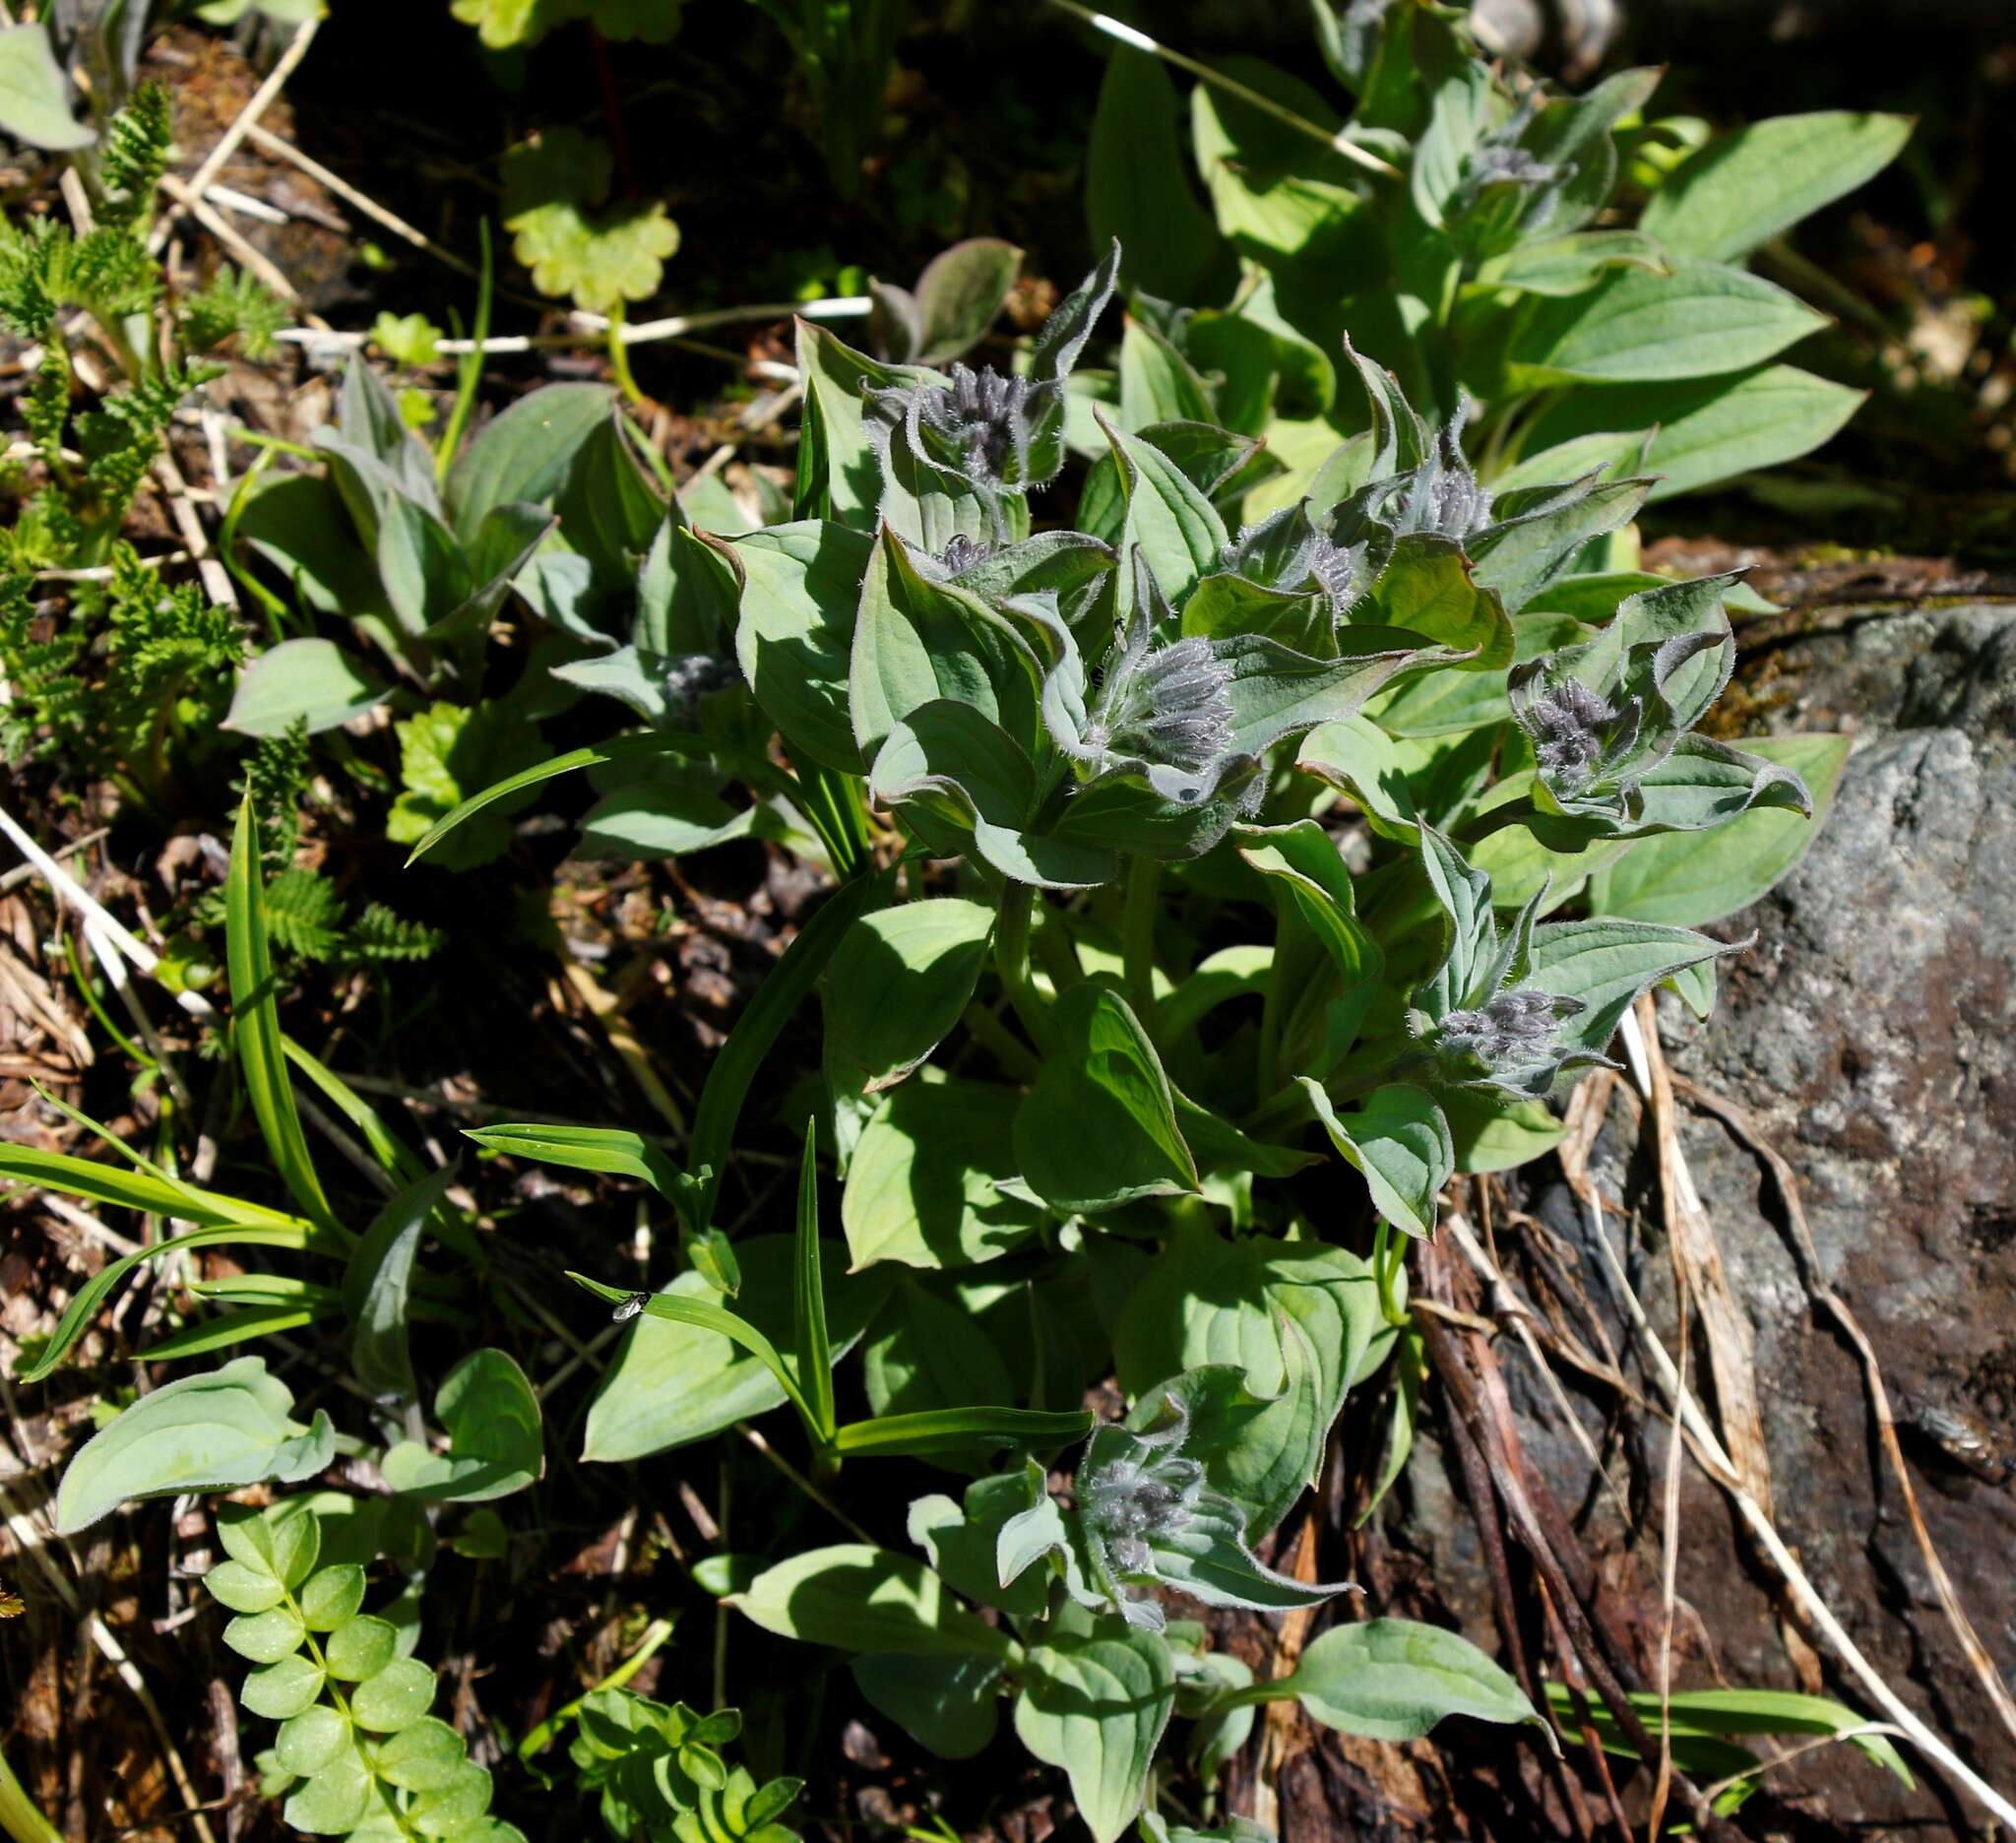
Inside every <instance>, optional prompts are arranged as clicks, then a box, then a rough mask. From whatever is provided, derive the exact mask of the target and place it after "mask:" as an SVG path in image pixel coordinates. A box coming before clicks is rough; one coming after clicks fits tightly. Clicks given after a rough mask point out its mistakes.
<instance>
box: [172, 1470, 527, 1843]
mask: <svg viewBox="0 0 2016 1843" xmlns="http://www.w3.org/2000/svg"><path fill="white" fill-rule="evenodd" d="M218 1539H219V1541H220V1542H221V1544H222V1546H223V1550H224V1555H225V1558H224V1559H223V1560H221V1561H220V1562H218V1564H217V1565H216V1566H215V1567H213V1568H212V1569H211V1570H210V1572H209V1573H208V1574H206V1575H205V1576H204V1577H203V1584H204V1587H205V1588H206V1590H207V1591H208V1592H209V1593H210V1595H211V1597H212V1598H213V1599H214V1600H217V1601H218V1602H220V1603H221V1605H222V1606H224V1607H226V1608H228V1609H229V1610H230V1611H231V1612H232V1613H234V1614H235V1615H236V1616H237V1617H236V1618H235V1619H233V1620H232V1621H230V1623H229V1624H228V1625H226V1626H225V1627H224V1634H223V1636H224V1642H225V1643H226V1644H227V1645H229V1646H230V1647H231V1649H232V1650H233V1651H235V1652H237V1653H238V1654H239V1656H241V1657H243V1658H246V1659H249V1660H250V1661H251V1662H252V1663H253V1664H254V1665H256V1666H257V1667H258V1668H257V1669H255V1670H254V1671H253V1672H252V1673H251V1674H250V1675H249V1676H248V1677H247V1678H246V1679H245V1682H244V1684H242V1686H241V1687H240V1688H239V1691H238V1699H239V1700H240V1701H241V1702H242V1703H243V1704H244V1705H245V1707H246V1709H247V1710H249V1711H250V1712H251V1713H252V1714H254V1715H260V1716H264V1717H265V1718H266V1719H268V1720H270V1721H277V1722H279V1723H280V1724H281V1727H280V1733H279V1735H278V1736H277V1737H276V1739H275V1742H274V1745H273V1747H272V1748H271V1749H269V1750H268V1751H266V1752H264V1753H262V1754H261V1755H260V1766H261V1768H262V1773H263V1777H262V1781H261V1783H262V1787H263V1789H264V1790H265V1791H266V1793H267V1796H268V1797H270V1798H284V1800H285V1804H284V1808H283V1812H282V1814H283V1816H284V1819H285V1821H286V1822H287V1823H289V1824H291V1825H293V1826H294V1828H296V1829H297V1830H304V1831H308V1832H311V1833H312V1834H314V1835H317V1836H368V1837H386V1838H393V1837H414V1836H428V1837H446V1838H451V1839H462V1838H467V1839H471V1840H472V1843H511V1840H512V1839H518V1843H523V1838H524V1833H523V1832H522V1831H521V1830H519V1829H518V1828H517V1827H516V1826H515V1825H513V1824H508V1823H505V1822H503V1821H501V1820H500V1819H498V1818H495V1817H492V1816H491V1815H489V1809H490V1797H491V1779H490V1774H489V1773H488V1772H487V1771H486V1770H485V1769H484V1768H483V1767H481V1766H478V1765H477V1764H476V1763H475V1762H474V1761H473V1760H472V1759H470V1758H469V1756H468V1752H469V1749H468V1746H467V1744H466V1743H465V1742H464V1740H463V1738H462V1736H460V1735H459V1734H457V1733H456V1732H455V1730H454V1729H453V1728H451V1727H450V1726H449V1725H448V1724H447V1723H446V1722H444V1721H441V1720H439V1719H438V1718H437V1717H435V1716H432V1715H429V1714H428V1713H427V1710H428V1708H429V1707H430V1706H431V1705H432V1703H433V1700H434V1693H435V1683H434V1672H433V1670H432V1668H431V1667H430V1666H429V1665H427V1664H425V1663H423V1662H421V1660H419V1659H418V1658H416V1657H414V1656H412V1655H411V1654H410V1644H408V1643H406V1642H403V1637H404V1634H403V1631H402V1627H401V1626H400V1625H399V1624H396V1623H395V1622H394V1621H392V1620H390V1619H386V1618H382V1617H380V1616H378V1615H376V1614H370V1613H365V1612H364V1611H362V1607H363V1603H364V1596H365V1591H366V1581H365V1573H364V1566H363V1564H362V1563H360V1562H358V1561H354V1560H343V1561H331V1562H327V1563H323V1562H322V1560H321V1551H322V1520H321V1518H320V1517H319V1516H318V1515H317V1514H316V1513H315V1511H314V1510H313V1509H312V1508H308V1507H305V1506H296V1505H293V1504H289V1503H287V1502H285V1501H284V1500H283V1502H282V1503H281V1504H279V1505H277V1506H275V1509H274V1510H273V1511H268V1512H260V1511H254V1510H231V1509H226V1510H224V1511H223V1512H221V1514H220V1515H219V1518H218Z"/></svg>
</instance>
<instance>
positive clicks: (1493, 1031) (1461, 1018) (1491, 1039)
mask: <svg viewBox="0 0 2016 1843" xmlns="http://www.w3.org/2000/svg"><path fill="white" fill-rule="evenodd" d="M1582 1008H1583V1007H1582V1004H1581V1001H1580V1000H1579V999H1573V998H1557V997H1555V996H1554V995H1553V994H1552V993H1551V992H1544V991H1542V990H1540V989H1539V987H1537V986H1533V985H1514V986H1511V987H1510V988H1508V989H1507V990H1505V991H1501V992H1499V993H1498V994H1497V995H1496V996H1495V997H1493V998H1492V999H1490V1000H1489V1001H1488V1002H1487V1003H1485V1004H1483V1005H1481V1006H1480V1007H1479V1008H1478V1009H1476V1010H1474V1011H1452V1012H1450V1013H1449V1015H1448V1016H1447V1017H1445V1018H1444V1019H1443V1020H1442V1023H1441V1028H1440V1031H1439V1033H1438V1037H1439V1041H1440V1043H1441V1045H1442V1047H1443V1049H1447V1050H1449V1051H1451V1052H1453V1053H1455V1054H1457V1055H1473V1056H1476V1057H1477V1058H1478V1060H1479V1061H1481V1063H1483V1065H1484V1066H1485V1067H1486V1068H1488V1069H1493V1070H1497V1069H1512V1068H1519V1067H1522V1066H1524V1065H1526V1064H1530V1063H1534V1062H1540V1061H1544V1060H1545V1059H1546V1058H1547V1057H1548V1056H1549V1055H1550V1054H1551V1053H1552V1052H1553V1050H1554V1049H1555V1047H1556V1046H1555V1028H1556V1026H1557V1025H1558V1024H1559V1022H1560V1020H1561V1019H1562V1018H1564V1017H1573V1016H1574V1015H1575V1013H1576V1012H1578V1011H1580V1010H1581V1009H1582Z"/></svg>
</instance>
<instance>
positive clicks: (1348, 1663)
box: [1233, 1619, 1551, 1741]
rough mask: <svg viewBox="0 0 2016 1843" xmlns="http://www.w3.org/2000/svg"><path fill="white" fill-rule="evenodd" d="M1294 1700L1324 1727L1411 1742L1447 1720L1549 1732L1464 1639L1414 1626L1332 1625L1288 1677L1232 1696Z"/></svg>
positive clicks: (1385, 1622)
mask: <svg viewBox="0 0 2016 1843" xmlns="http://www.w3.org/2000/svg"><path fill="white" fill-rule="evenodd" d="M1287 1695H1292V1696H1294V1697H1295V1698H1296V1699H1297V1700H1298V1701H1299V1702H1300V1703H1301V1705H1302V1707H1303V1708H1304V1709H1306V1710H1307V1711H1308V1712H1309V1714H1310V1715H1312V1716H1313V1717H1314V1718H1315V1719H1316V1720H1317V1721H1319V1722H1321V1723H1322V1724H1323V1725H1324V1726H1325V1727H1326V1728H1336V1729H1338V1730H1340V1731H1341V1732H1343V1733H1345V1734H1353V1735H1363V1736H1365V1737H1366V1738H1367V1739H1369V1740H1373V1741H1413V1740H1418V1738H1419V1737H1420V1736H1422V1735H1424V1734H1426V1733H1427V1732H1428V1731H1429V1730H1430V1729H1431V1728H1433V1727H1434V1726H1435V1724H1436V1723H1437V1722H1439V1721H1441V1720H1442V1719H1443V1718H1444V1717H1445V1716H1449V1715H1469V1716H1472V1717H1474V1718H1476V1719H1478V1720H1480V1721H1492V1722H1527V1723H1530V1724H1532V1725H1533V1726H1534V1727H1537V1728H1540V1729H1542V1730H1543V1731H1544V1732H1546V1733H1548V1734H1549V1737H1551V1731H1550V1730H1548V1729H1547V1727H1546V1723H1545V1721H1544V1719H1543V1717H1542V1716H1541V1714H1540V1712H1539V1711H1538V1710H1537V1709H1535V1707H1534V1706H1533V1704H1532V1703H1531V1702H1529V1701H1527V1699H1526V1697H1525V1695H1524V1693H1523V1692H1522V1691H1521V1689H1520V1687H1519V1685H1518V1684H1516V1683H1514V1682H1513V1681H1512V1679H1511V1678H1510V1677H1509V1676H1507V1675H1506V1673H1505V1672H1504V1671H1503V1670H1501V1669H1500V1668H1499V1667H1498V1666H1497V1665H1496V1664H1494V1663H1492V1662H1491V1660H1490V1659H1489V1658H1487V1657H1485V1656H1484V1654H1483V1653H1482V1652H1481V1651H1480V1650H1479V1649H1478V1648H1477V1646H1476V1645H1474V1644H1472V1643H1471V1642H1470V1640H1469V1639H1467V1638H1465V1637H1463V1636H1461V1635H1460V1634H1459V1633H1456V1632H1452V1631H1444V1630H1442V1629H1441V1628H1440V1627H1439V1626H1434V1625H1418V1624H1416V1623H1415V1622H1414V1621H1410V1620H1392V1619H1379V1620H1367V1621H1364V1622H1363V1623H1362V1624H1355V1625H1334V1626H1332V1627H1331V1629H1330V1630H1329V1631H1327V1632H1325V1633H1324V1634H1323V1635H1322V1637H1320V1638H1318V1639H1317V1640H1316V1641H1315V1643H1314V1644H1312V1645H1310V1646H1309V1648H1308V1649H1307V1650H1306V1651H1304V1652H1303V1653H1302V1657H1301V1662H1300V1663H1299V1664H1298V1665H1296V1667H1295V1669H1294V1670H1293V1671H1292V1672H1291V1673H1290V1674H1289V1675H1288V1676H1286V1677H1278V1678H1276V1679H1274V1680H1273V1681H1272V1682H1270V1683H1262V1684H1254V1685H1253V1687H1252V1688H1251V1689H1247V1690H1240V1691H1235V1692H1234V1696H1233V1699H1234V1700H1235V1701H1240V1702H1265V1701H1274V1700H1277V1699H1279V1698H1280V1697H1282V1696H1287Z"/></svg>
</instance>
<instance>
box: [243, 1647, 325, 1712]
mask: <svg viewBox="0 0 2016 1843" xmlns="http://www.w3.org/2000/svg"><path fill="white" fill-rule="evenodd" d="M326 1682H328V1678H327V1676H326V1675H325V1674H324V1672H323V1669H322V1667H321V1665H319V1664H315V1663H311V1662H310V1661H309V1660H308V1659H307V1658H305V1657H301V1656H299V1655H298V1654H297V1655H295V1656H293V1657H284V1658H282V1659H281V1660H280V1661H279V1662H278V1663H277V1664H269V1665H267V1666H266V1667H265V1668H264V1669H263V1670H256V1671H254V1672H252V1674H251V1675H250V1676H249V1677H247V1678H246V1679H245V1682H244V1684H243V1685H242V1686H241V1687H240V1689H239V1690H238V1700H239V1701H240V1702H242V1703H244V1705H245V1706H246V1707H247V1708H248V1709H250V1710H251V1711H252V1713H253V1714H255V1715H264V1716H265V1717H266V1718H267V1719H268V1720H269V1721H288V1720H290V1719H292V1718H293V1717H294V1716H296V1715H299V1714H301V1713H302V1712H303V1711H304V1710H306V1709H307V1708H309V1707H310V1706H311V1705H312V1704H313V1703H314V1701H315V1698H316V1697H317V1696H319V1695H320V1694H321V1693H322V1685H323V1684H325V1683H326Z"/></svg>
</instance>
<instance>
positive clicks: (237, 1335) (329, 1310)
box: [134, 1305, 340, 1363]
mask: <svg viewBox="0 0 2016 1843" xmlns="http://www.w3.org/2000/svg"><path fill="white" fill-rule="evenodd" d="M339 1315H340V1314H339V1312H338V1310H337V1308H336V1307H335V1306H334V1305H241V1306H239V1307H238V1308H237V1309H236V1310H235V1311H227V1312H219V1313H218V1314H217V1316H216V1317H215V1318H205V1319H202V1320H201V1321H199V1322H198V1323H196V1324H191V1325H184V1326H183V1327H182V1329H181V1330H179V1331H170V1332H169V1333H168V1335H167V1336H166V1337H164V1338H161V1339H160V1340H159V1341H158V1342H157V1343H154V1344H150V1345H149V1346H148V1347H147V1348H146V1349H145V1350H144V1351H137V1352H135V1353H134V1359H135V1361H136V1362H138V1363H172V1362H173V1361H174V1360H175V1359H176V1358H178V1357H205V1356H208V1355H209V1354H210V1353H211V1352H212V1351H218V1350H227V1349H229V1348H230V1346H231V1345H233V1344H244V1343H249V1342H250V1341H251V1340H252V1339H253V1338H262V1337H271V1336H272V1335H273V1334H274V1333H275V1332H277V1331H298V1330H299V1329H301V1327H302V1326H303V1325H311V1324H313V1323H315V1321H316V1320H317V1319H320V1318H335V1317H337V1316H339Z"/></svg>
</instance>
